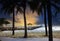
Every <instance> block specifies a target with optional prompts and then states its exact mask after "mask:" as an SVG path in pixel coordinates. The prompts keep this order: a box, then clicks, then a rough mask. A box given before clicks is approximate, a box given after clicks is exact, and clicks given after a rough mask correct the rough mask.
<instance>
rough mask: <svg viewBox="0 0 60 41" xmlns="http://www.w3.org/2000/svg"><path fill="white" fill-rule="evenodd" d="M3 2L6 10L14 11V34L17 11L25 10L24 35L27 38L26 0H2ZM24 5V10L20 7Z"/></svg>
mask: <svg viewBox="0 0 60 41" xmlns="http://www.w3.org/2000/svg"><path fill="white" fill-rule="evenodd" d="M1 3H2V4H3V9H2V10H4V11H5V12H8V13H9V14H11V13H13V28H12V30H13V33H12V35H14V26H15V25H14V21H15V17H14V16H15V13H17V12H18V11H19V12H23V16H24V27H25V35H24V37H25V38H27V25H26V16H25V9H26V0H10V1H9V0H5V1H4V0H3V1H2V0H1ZM20 7H22V8H23V10H24V11H22V9H21V8H20ZM15 8H16V9H17V12H16V11H15Z"/></svg>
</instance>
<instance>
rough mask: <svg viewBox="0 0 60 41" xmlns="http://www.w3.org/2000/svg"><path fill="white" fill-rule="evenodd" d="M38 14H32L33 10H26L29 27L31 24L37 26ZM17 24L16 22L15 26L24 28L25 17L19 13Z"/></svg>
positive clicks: (16, 17)
mask: <svg viewBox="0 0 60 41" xmlns="http://www.w3.org/2000/svg"><path fill="white" fill-rule="evenodd" d="M37 16H38V15H37V12H34V13H33V12H32V11H31V10H26V22H27V25H28V24H29V23H31V24H32V25H36V21H37ZM15 19H16V22H15V26H24V17H23V14H20V13H19V12H18V14H17V15H16V16H15Z"/></svg>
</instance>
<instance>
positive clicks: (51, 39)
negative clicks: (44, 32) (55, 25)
mask: <svg viewBox="0 0 60 41" xmlns="http://www.w3.org/2000/svg"><path fill="white" fill-rule="evenodd" d="M47 12H48V27H49V41H53V35H52V13H51V6H50V1H49V0H48V1H47Z"/></svg>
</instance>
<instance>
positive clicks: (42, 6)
mask: <svg viewBox="0 0 60 41" xmlns="http://www.w3.org/2000/svg"><path fill="white" fill-rule="evenodd" d="M29 5H30V8H31V10H32V11H33V12H34V11H37V13H38V15H40V13H41V14H42V10H44V24H45V36H47V22H46V2H45V1H44V0H32V1H31V2H29Z"/></svg>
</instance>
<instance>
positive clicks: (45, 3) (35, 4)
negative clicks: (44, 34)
mask: <svg viewBox="0 0 60 41" xmlns="http://www.w3.org/2000/svg"><path fill="white" fill-rule="evenodd" d="M51 1H52V0H31V2H30V3H29V4H30V6H31V7H30V8H31V10H33V12H34V11H36V10H37V12H38V14H39V13H40V12H41V11H42V8H43V9H44V16H45V18H46V8H47V13H48V27H49V41H53V36H52V12H51V6H53V7H54V8H58V7H57V6H56V4H54V3H52V2H51ZM39 5H40V6H39ZM41 6H42V8H41ZM37 8H38V9H37ZM45 23H46V19H45ZM46 31H47V29H46Z"/></svg>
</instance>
